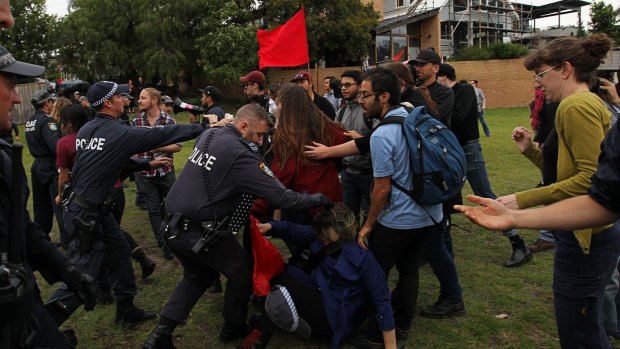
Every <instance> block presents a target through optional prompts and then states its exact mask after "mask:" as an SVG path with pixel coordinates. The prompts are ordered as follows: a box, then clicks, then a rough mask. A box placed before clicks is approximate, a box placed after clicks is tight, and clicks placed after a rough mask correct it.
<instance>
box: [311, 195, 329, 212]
mask: <svg viewBox="0 0 620 349" xmlns="http://www.w3.org/2000/svg"><path fill="white" fill-rule="evenodd" d="M310 197H311V198H312V201H313V202H314V203H315V205H314V206H315V207H318V206H324V207H325V209H326V210H331V208H332V207H333V206H334V204H332V201H331V200H330V199H328V198H327V196H325V195H324V194H323V193H314V194H310Z"/></svg>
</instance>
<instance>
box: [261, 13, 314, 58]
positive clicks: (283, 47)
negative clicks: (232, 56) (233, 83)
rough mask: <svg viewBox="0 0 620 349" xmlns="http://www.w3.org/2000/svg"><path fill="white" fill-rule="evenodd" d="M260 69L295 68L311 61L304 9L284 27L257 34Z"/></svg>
mask: <svg viewBox="0 0 620 349" xmlns="http://www.w3.org/2000/svg"><path fill="white" fill-rule="evenodd" d="M256 39H258V45H259V46H260V49H259V50H258V59H259V62H258V67H259V68H260V69H263V68H264V67H295V66H298V65H302V64H306V63H308V62H309V61H310V58H309V56H308V39H307V37H306V17H305V15H304V9H303V8H302V9H301V10H300V11H299V12H297V14H296V15H295V16H293V18H291V19H290V20H289V21H288V22H286V23H284V24H283V25H281V26H279V27H277V28H275V29H272V30H269V31H267V30H262V29H259V30H258V31H257V32H256Z"/></svg>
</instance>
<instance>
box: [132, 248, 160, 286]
mask: <svg viewBox="0 0 620 349" xmlns="http://www.w3.org/2000/svg"><path fill="white" fill-rule="evenodd" d="M131 257H132V258H133V259H135V260H136V262H138V263H140V269H141V270H142V280H144V279H146V278H147V277H149V276H150V275H151V274H153V272H154V271H155V261H153V260H152V259H151V257H149V256H148V255H147V254H146V253H144V250H143V249H142V248H141V247H140V246H138V247H136V248H135V249H134V250H133V251H132V252H131Z"/></svg>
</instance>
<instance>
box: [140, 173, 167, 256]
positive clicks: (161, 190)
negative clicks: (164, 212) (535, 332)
mask: <svg viewBox="0 0 620 349" xmlns="http://www.w3.org/2000/svg"><path fill="white" fill-rule="evenodd" d="M174 180H175V176H174V171H171V172H168V173H167V174H165V175H163V176H161V177H146V176H144V175H142V174H139V173H136V184H137V185H139V186H140V193H141V194H142V198H143V199H144V202H145V203H146V207H147V208H148V211H149V220H150V221H151V229H152V230H153V236H155V241H157V246H159V248H161V249H164V250H165V249H166V248H167V247H166V243H165V241H164V239H163V238H162V236H161V234H160V233H159V227H160V225H161V203H162V202H163V201H164V198H165V197H166V195H168V191H170V188H172V185H173V184H174Z"/></svg>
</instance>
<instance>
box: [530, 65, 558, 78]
mask: <svg viewBox="0 0 620 349" xmlns="http://www.w3.org/2000/svg"><path fill="white" fill-rule="evenodd" d="M561 65H562V64H558V65H554V66H553V67H551V68H549V69H547V70H545V71H543V72H540V73H538V74H534V81H537V80H540V79H542V78H543V75H545V73H547V72H548V71H550V70H553V69H555V68H557V67H559V66H561Z"/></svg>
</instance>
